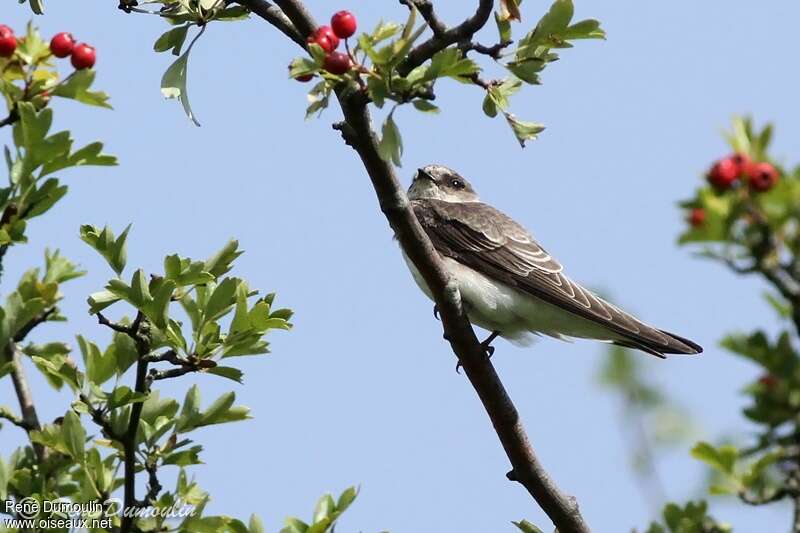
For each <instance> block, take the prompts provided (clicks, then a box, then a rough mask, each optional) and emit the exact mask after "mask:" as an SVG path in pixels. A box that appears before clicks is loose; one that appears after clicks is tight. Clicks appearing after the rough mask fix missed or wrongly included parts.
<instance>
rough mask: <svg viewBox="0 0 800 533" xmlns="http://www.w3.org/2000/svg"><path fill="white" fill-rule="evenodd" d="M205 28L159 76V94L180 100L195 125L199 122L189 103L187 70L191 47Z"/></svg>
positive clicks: (202, 30) (203, 28) (203, 29)
mask: <svg viewBox="0 0 800 533" xmlns="http://www.w3.org/2000/svg"><path fill="white" fill-rule="evenodd" d="M205 28H206V26H203V27H202V29H201V30H200V33H198V34H197V35H196V36H195V38H194V39H192V42H191V43H190V44H189V47H188V48H187V49H186V51H185V52H184V53H183V55H181V56H180V57H179V58H178V59H176V60H175V61H174V62H173V63H172V64H171V65H170V66H169V67H168V68H167V70H166V71H165V72H164V75H163V76H162V77H161V94H162V95H163V96H164V98H177V99H178V100H180V102H181V105H182V106H183V111H184V112H185V113H186V116H187V117H189V120H191V121H192V122H193V123H194V125H195V126H199V125H200V122H198V121H197V118H195V116H194V112H193V111H192V107H191V105H190V104H189V92H188V90H187V71H188V68H189V54H190V53H191V52H192V48H194V45H195V43H196V42H197V40H198V39H199V38H200V36H201V35H203V32H204V31H205Z"/></svg>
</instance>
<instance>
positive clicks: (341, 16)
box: [331, 11, 356, 39]
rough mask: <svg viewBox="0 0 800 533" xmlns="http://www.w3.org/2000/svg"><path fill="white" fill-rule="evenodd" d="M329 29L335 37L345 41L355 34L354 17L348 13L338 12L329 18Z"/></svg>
mask: <svg viewBox="0 0 800 533" xmlns="http://www.w3.org/2000/svg"><path fill="white" fill-rule="evenodd" d="M331 28H333V33H335V34H336V36H337V37H341V38H342V39H347V38H348V37H350V36H351V35H353V34H354V33H355V32H356V17H355V15H353V14H352V13H350V12H349V11H339V12H338V13H335V14H334V15H333V16H332V17H331Z"/></svg>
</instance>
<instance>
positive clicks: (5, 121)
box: [0, 111, 19, 128]
mask: <svg viewBox="0 0 800 533" xmlns="http://www.w3.org/2000/svg"><path fill="white" fill-rule="evenodd" d="M18 119H19V115H18V114H17V112H16V111H11V112H10V113H9V114H8V116H7V117H6V118H4V119H3V120H0V128H2V127H3V126H10V125H11V124H13V123H15V122H16V121H17V120H18Z"/></svg>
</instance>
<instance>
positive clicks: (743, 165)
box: [707, 154, 778, 192]
mask: <svg viewBox="0 0 800 533" xmlns="http://www.w3.org/2000/svg"><path fill="white" fill-rule="evenodd" d="M707 177H708V182H709V183H710V184H711V185H712V186H713V187H714V188H715V189H717V190H718V191H726V190H728V189H730V188H732V187H733V186H735V185H736V182H737V181H739V180H742V181H745V180H746V181H747V184H748V186H749V187H750V189H751V190H752V191H755V192H766V191H768V190H770V189H772V188H773V187H774V186H775V184H777V183H778V171H777V169H775V167H774V166H772V165H771V164H770V163H767V162H766V161H761V162H756V161H752V160H751V159H750V158H749V157H748V156H747V155H746V154H733V155H731V156H728V157H726V158H724V159H720V160H719V161H717V162H716V163H714V165H713V166H712V167H711V170H710V171H709V172H708V176H707Z"/></svg>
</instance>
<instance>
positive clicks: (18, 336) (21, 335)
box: [14, 306, 56, 343]
mask: <svg viewBox="0 0 800 533" xmlns="http://www.w3.org/2000/svg"><path fill="white" fill-rule="evenodd" d="M55 312H56V307H55V306H53V307H50V308H48V309H45V310H44V311H42V312H41V313H39V314H38V315H36V316H35V317H33V318H32V319H31V320H30V321H29V322H28V323H27V324H25V325H24V326H22V328H20V330H19V331H18V332H16V333H15V334H14V342H16V343H20V342H22V341H24V340H25V338H26V337H27V336H28V334H29V333H30V332H31V330H33V328H35V327H36V326H38V325H39V324H43V323H44V322H47V320H48V319H49V318H50V317H51V316H53V314H55Z"/></svg>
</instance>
